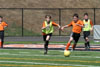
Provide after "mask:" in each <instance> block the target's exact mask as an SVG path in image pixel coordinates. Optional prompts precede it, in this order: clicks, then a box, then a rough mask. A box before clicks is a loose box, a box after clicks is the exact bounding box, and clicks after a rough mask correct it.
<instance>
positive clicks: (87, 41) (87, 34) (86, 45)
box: [84, 31, 90, 50]
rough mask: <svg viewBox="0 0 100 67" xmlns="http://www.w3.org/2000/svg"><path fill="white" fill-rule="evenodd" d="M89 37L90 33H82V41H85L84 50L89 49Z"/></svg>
mask: <svg viewBox="0 0 100 67" xmlns="http://www.w3.org/2000/svg"><path fill="white" fill-rule="evenodd" d="M89 35H90V31H85V32H84V39H85V48H86V50H87V49H88V48H90V43H89V37H88V36H89Z"/></svg>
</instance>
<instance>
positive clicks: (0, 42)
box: [0, 16, 8, 48]
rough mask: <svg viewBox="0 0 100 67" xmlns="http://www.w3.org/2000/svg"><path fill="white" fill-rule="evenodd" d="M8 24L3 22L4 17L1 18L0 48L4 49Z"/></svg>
mask: <svg viewBox="0 0 100 67" xmlns="http://www.w3.org/2000/svg"><path fill="white" fill-rule="evenodd" d="M7 26H8V24H7V23H6V22H4V21H3V17H2V16H0V48H3V42H4V28H5V27H7Z"/></svg>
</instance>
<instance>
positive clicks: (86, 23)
mask: <svg viewBox="0 0 100 67" xmlns="http://www.w3.org/2000/svg"><path fill="white" fill-rule="evenodd" d="M83 23H84V27H83V35H84V39H85V49H86V50H87V49H90V43H89V35H90V31H92V30H93V23H92V21H91V20H90V19H88V13H84V20H83Z"/></svg>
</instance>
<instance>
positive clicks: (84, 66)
mask: <svg viewBox="0 0 100 67" xmlns="http://www.w3.org/2000/svg"><path fill="white" fill-rule="evenodd" d="M5 62H6V63H25V64H41V65H58V66H82V67H100V66H92V65H76V64H56V63H37V62H20V61H0V63H5Z"/></svg>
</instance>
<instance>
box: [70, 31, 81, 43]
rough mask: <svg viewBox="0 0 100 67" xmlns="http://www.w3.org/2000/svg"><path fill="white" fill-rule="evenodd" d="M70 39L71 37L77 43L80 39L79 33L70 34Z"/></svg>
mask: <svg viewBox="0 0 100 67" xmlns="http://www.w3.org/2000/svg"><path fill="white" fill-rule="evenodd" d="M71 37H73V39H74V41H75V42H76V43H77V42H78V40H79V38H80V33H74V32H72V33H71Z"/></svg>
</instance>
